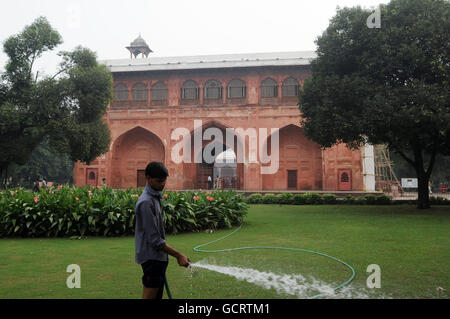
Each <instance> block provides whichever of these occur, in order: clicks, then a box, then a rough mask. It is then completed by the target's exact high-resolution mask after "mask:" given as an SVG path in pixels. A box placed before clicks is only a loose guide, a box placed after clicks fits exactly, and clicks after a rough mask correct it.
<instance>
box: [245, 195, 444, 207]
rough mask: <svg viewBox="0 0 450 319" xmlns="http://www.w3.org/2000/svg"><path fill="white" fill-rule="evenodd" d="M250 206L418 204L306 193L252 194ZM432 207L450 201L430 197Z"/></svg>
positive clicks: (248, 198)
mask: <svg viewBox="0 0 450 319" xmlns="http://www.w3.org/2000/svg"><path fill="white" fill-rule="evenodd" d="M246 202H247V203H249V204H287V205H321V204H326V205H334V204H345V205H391V204H416V200H411V201H404V200H399V201H394V200H392V198H391V197H390V196H387V195H385V194H381V195H372V194H367V195H364V196H356V197H355V196H352V195H347V196H345V197H343V198H338V197H337V196H336V195H334V194H323V195H321V194H318V193H304V194H292V193H282V194H278V195H275V194H264V195H262V194H259V193H255V194H251V195H249V196H248V197H247V198H246ZM430 204H431V205H450V200H448V199H446V198H443V197H430Z"/></svg>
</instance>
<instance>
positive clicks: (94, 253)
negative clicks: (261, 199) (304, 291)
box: [0, 205, 450, 298]
mask: <svg viewBox="0 0 450 319" xmlns="http://www.w3.org/2000/svg"><path fill="white" fill-rule="evenodd" d="M449 226H450V207H446V206H442V207H438V206H436V207H433V208H431V209H429V210H424V211H421V210H417V209H416V208H415V206H412V205H400V206H326V205H323V206H290V205H283V206H279V205H251V206H250V210H249V214H248V216H247V217H246V219H245V224H244V226H243V228H242V229H241V230H240V231H238V232H237V233H236V234H234V235H233V236H231V237H229V238H227V239H225V240H224V241H220V242H218V243H216V244H213V245H211V246H207V247H205V248H204V249H222V248H235V247H245V246H279V247H295V248H302V249H308V250H313V251H317V252H321V253H325V254H327V255H331V256H334V257H336V258H339V259H341V260H343V261H345V262H347V263H348V264H350V265H351V266H352V267H353V268H354V269H355V271H356V277H355V279H354V280H353V282H352V283H351V285H350V287H351V289H352V290H353V291H355V292H361V293H363V295H364V296H367V297H370V298H448V297H449V293H448V291H449V289H450V273H449V271H448V261H449V260H450V249H449V247H450V227H449ZM230 231H231V230H220V231H216V232H214V233H206V232H202V233H185V234H179V235H174V236H168V238H167V241H168V243H169V244H170V245H171V246H173V247H175V248H176V249H178V250H180V251H182V252H183V253H185V254H186V255H187V256H188V257H189V258H190V259H191V261H193V262H196V261H200V260H206V261H208V262H210V263H215V264H218V265H222V266H238V267H245V268H252V269H257V270H259V271H270V272H275V273H286V274H294V273H298V274H302V275H304V276H313V277H314V278H316V279H318V280H321V281H324V282H326V283H329V284H332V285H335V286H337V285H338V284H339V283H342V282H344V281H345V280H347V279H348V278H349V277H350V275H351V273H350V271H349V270H348V269H347V268H345V267H344V266H343V265H342V264H339V263H337V262H335V261H332V260H330V259H327V258H324V257H321V256H317V255H313V254H308V253H302V252H289V251H282V250H267V249H255V250H243V251H236V252H229V253H208V254H207V253H198V252H194V251H193V250H192V249H193V247H195V246H197V245H199V244H201V243H205V242H209V241H212V240H215V239H217V238H219V237H222V236H224V235H226V234H227V233H229V232H230ZM70 264H78V265H79V266H80V267H81V288H80V289H69V288H67V286H66V279H67V277H68V276H69V275H70V274H69V273H67V272H66V267H67V266H68V265H70ZM370 264H378V265H379V266H380V267H381V288H380V289H368V288H367V287H366V280H367V277H368V276H369V273H367V272H366V269H367V266H368V265H370ZM167 276H168V281H169V285H170V289H171V292H172V295H173V297H174V298H296V296H291V295H286V294H277V292H276V291H275V290H274V289H272V290H266V289H264V288H262V287H259V286H256V285H254V284H251V283H248V282H244V281H239V280H236V279H234V278H232V277H229V276H227V275H223V274H219V273H214V272H211V271H207V270H196V271H191V270H189V269H185V268H181V267H179V266H178V265H177V263H176V261H175V260H174V259H172V258H171V260H170V263H169V268H168V272H167ZM140 278H141V268H140V266H138V265H136V264H135V263H134V237H122V238H101V237H89V238H87V239H81V240H71V239H68V238H67V239H64V238H63V239H39V238H38V239H1V240H0V298H140V297H141V294H142V285H141V281H140ZM439 287H441V288H443V289H444V290H442V289H439ZM314 294H315V292H314V291H311V294H310V295H308V296H312V295H314ZM308 296H305V297H308ZM358 296H361V295H358V294H353V295H350V297H358ZM338 297H339V295H338ZM347 297H348V296H347Z"/></svg>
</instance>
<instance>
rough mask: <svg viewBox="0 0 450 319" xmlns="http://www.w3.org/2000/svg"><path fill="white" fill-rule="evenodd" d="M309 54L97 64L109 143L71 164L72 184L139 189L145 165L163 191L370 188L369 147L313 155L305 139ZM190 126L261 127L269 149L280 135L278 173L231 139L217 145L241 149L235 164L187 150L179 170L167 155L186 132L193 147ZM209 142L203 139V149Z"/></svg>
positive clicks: (135, 49) (246, 141) (244, 143)
mask: <svg viewBox="0 0 450 319" xmlns="http://www.w3.org/2000/svg"><path fill="white" fill-rule="evenodd" d="M127 48H128V49H129V50H130V54H131V57H132V56H133V55H134V57H136V56H137V55H138V54H139V53H142V54H143V55H146V56H147V55H148V53H149V52H151V50H150V49H149V48H148V46H147V44H146V43H145V41H144V40H143V39H142V38H140V37H139V38H138V39H136V40H135V41H134V42H133V43H131V45H130V47H127ZM314 56H315V54H314V52H281V53H259V54H228V55H210V56H193V57H165V58H163V57H160V58H157V57H151V58H138V59H136V58H135V59H132V58H130V59H123V60H109V61H103V63H104V64H105V65H106V66H107V68H108V69H109V70H110V71H111V72H112V74H113V77H114V100H113V101H112V102H111V104H110V106H109V108H108V111H107V114H106V117H105V120H106V121H107V123H108V125H109V128H110V130H111V141H112V142H111V145H110V148H109V152H108V153H106V154H103V155H102V156H100V157H98V158H97V159H96V160H95V161H93V162H92V163H90V165H85V164H84V163H79V162H78V163H76V165H75V167H74V172H73V174H74V182H75V185H77V186H81V185H86V184H91V185H94V186H96V185H101V184H102V179H103V178H106V183H107V185H108V186H111V187H113V188H128V187H140V186H144V185H145V178H144V169H145V167H146V165H147V164H148V163H149V162H150V161H160V162H163V163H164V164H165V165H166V166H167V168H168V170H169V175H170V177H169V179H168V182H167V184H166V189H169V190H181V189H196V188H203V189H205V188H207V187H208V176H211V177H212V179H213V180H215V179H216V177H221V181H222V183H221V184H220V185H219V186H220V187H225V188H234V189H240V190H248V191H255V190H299V191H301V190H315V191H329V192H333V191H346V190H348V191H373V190H374V184H375V182H374V172H373V149H372V147H370V146H366V147H364V148H362V149H361V150H358V151H352V150H350V149H348V148H346V146H345V145H337V146H335V147H333V148H330V149H326V150H321V149H320V147H319V146H318V145H317V144H316V143H314V142H312V141H311V140H309V139H308V138H306V137H305V136H304V134H303V130H302V128H301V127H300V120H301V117H300V112H299V108H298V106H297V101H298V99H297V93H298V90H299V87H300V86H301V85H302V83H303V81H304V80H305V78H307V77H308V76H310V61H311V59H312V58H314ZM194 120H197V121H201V123H202V127H201V128H200V130H201V132H205V130H206V129H208V128H217V129H218V130H220V131H221V132H222V133H223V136H224V137H225V136H226V129H227V128H242V129H243V130H248V129H255V130H256V131H257V132H258V135H259V129H260V128H263V129H264V128H267V129H268V132H269V135H268V137H267V138H266V140H265V141H264V143H265V144H264V145H267V146H268V148H269V152H270V146H269V145H270V142H269V141H270V139H271V138H272V137H271V136H270V132H271V131H270V129H271V128H278V129H279V131H278V134H279V157H278V162H277V166H278V170H277V171H276V172H275V173H274V174H262V173H261V167H263V166H264V165H265V164H263V163H261V161H256V162H255V161H254V160H252V159H251V158H249V151H250V149H249V147H253V148H254V147H255V146H254V144H251V142H250V138H248V137H245V136H244V138H239V137H235V138H234V143H233V144H234V145H232V144H230V143H227V141H226V140H225V139H224V141H223V143H220V144H221V145H220V147H221V151H225V150H226V149H230V150H229V151H227V152H226V153H223V154H231V157H233V156H232V155H233V154H238V153H237V152H238V149H237V148H238V146H240V147H242V148H243V149H245V150H246V152H245V153H244V156H243V160H241V161H237V163H236V156H235V157H234V163H231V164H229V165H227V164H221V163H219V161H215V162H213V163H207V162H205V160H204V159H203V158H202V156H201V154H202V153H200V152H198V148H197V150H195V149H194V147H193V146H192V147H191V156H190V158H191V159H192V160H191V163H188V162H186V161H184V162H181V163H177V161H174V157H173V154H172V152H173V148H174V146H175V145H177V143H179V141H180V139H181V137H180V138H179V139H177V140H175V139H173V138H172V134H173V132H174V130H176V129H177V128H185V129H187V130H188V131H189V132H190V134H191V135H190V136H191V138H189V139H186V141H189V142H191V145H194ZM198 130H199V128H197V131H196V132H198ZM260 137H261V136H257V138H258V139H259V138H260ZM209 143H211V141H210V140H205V139H203V141H202V145H201V148H202V150H203V149H204V148H205V147H206V146H207V144H209ZM252 145H253V146H252ZM222 147H223V148H222ZM195 151H197V153H194V152H195ZM233 152H234V153H233ZM214 154H215V153H214ZM223 154H221V155H219V154H215V156H223ZM228 157H230V156H228ZM195 161H197V162H195Z"/></svg>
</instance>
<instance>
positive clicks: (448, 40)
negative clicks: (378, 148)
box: [299, 0, 450, 208]
mask: <svg viewBox="0 0 450 319" xmlns="http://www.w3.org/2000/svg"><path fill="white" fill-rule="evenodd" d="M379 12H380V17H381V27H380V28H369V27H368V23H367V21H368V18H369V16H370V15H371V13H372V12H371V10H365V9H362V8H361V7H353V8H343V9H338V11H337V14H336V15H335V16H334V17H333V18H332V19H331V21H330V25H329V26H328V28H327V29H326V31H325V32H324V33H323V34H322V35H321V36H319V37H318V39H317V42H316V43H317V46H318V49H317V58H316V59H315V60H314V61H313V62H312V77H311V78H309V79H307V80H306V81H305V82H304V85H303V88H302V91H301V93H300V98H299V107H300V111H301V113H302V118H303V123H302V124H303V125H304V127H305V134H306V135H307V136H308V137H310V138H311V139H312V140H314V141H316V142H317V143H319V144H320V145H321V146H323V147H330V146H333V145H334V144H336V143H347V145H348V146H349V147H352V148H357V147H359V146H361V145H362V144H364V143H366V142H367V143H369V144H386V145H387V146H388V147H389V149H390V150H392V151H394V152H397V153H398V154H400V155H401V156H402V157H403V158H404V159H405V160H406V161H407V162H408V163H409V164H410V165H412V166H413V167H414V169H415V171H416V174H417V177H418V181H419V205H418V207H420V208H427V207H429V197H428V190H427V184H428V180H429V177H430V175H431V172H432V169H433V165H434V161H435V157H436V155H437V154H443V155H449V154H450V82H449V78H450V33H449V32H448V30H450V3H449V2H448V1H444V0H392V1H391V2H390V3H389V4H387V5H380V11H379ZM408 152H410V153H408ZM409 154H413V156H408V155H409ZM425 154H428V155H429V158H430V160H429V161H428V162H427V163H425V162H424V155H425Z"/></svg>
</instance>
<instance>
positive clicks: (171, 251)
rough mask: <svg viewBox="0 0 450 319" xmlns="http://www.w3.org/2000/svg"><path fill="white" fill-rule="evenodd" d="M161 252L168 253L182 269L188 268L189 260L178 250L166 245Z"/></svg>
mask: <svg viewBox="0 0 450 319" xmlns="http://www.w3.org/2000/svg"><path fill="white" fill-rule="evenodd" d="M162 250H163V251H165V252H166V253H168V254H169V255H170V256H172V257H175V258H176V259H177V261H178V265H180V266H182V267H187V266H189V263H190V262H191V261H190V260H189V258H187V257H186V256H185V255H183V254H182V253H180V252H179V251H178V250H175V249H173V248H172V247H170V246H169V245H167V244H166V245H165V246H164V247H163V248H162Z"/></svg>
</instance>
